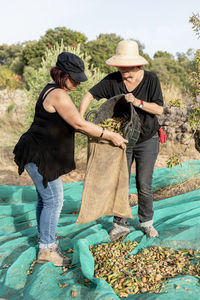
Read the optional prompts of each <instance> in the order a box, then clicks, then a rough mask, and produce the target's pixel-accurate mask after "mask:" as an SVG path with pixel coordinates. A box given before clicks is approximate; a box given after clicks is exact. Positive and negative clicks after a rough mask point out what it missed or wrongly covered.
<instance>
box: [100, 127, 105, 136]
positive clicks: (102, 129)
mask: <svg viewBox="0 0 200 300" xmlns="http://www.w3.org/2000/svg"><path fill="white" fill-rule="evenodd" d="M104 130H105V128H104V127H103V128H102V133H101V135H100V138H101V137H102V136H103V134H104Z"/></svg>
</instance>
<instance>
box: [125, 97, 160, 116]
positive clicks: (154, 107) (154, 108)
mask: <svg viewBox="0 0 200 300" xmlns="http://www.w3.org/2000/svg"><path fill="white" fill-rule="evenodd" d="M125 99H126V101H127V102H131V103H132V104H133V105H134V106H135V107H139V105H140V103H141V100H140V99H137V98H136V97H134V96H133V94H132V93H129V94H126V95H125ZM141 109H142V110H144V111H147V112H149V113H151V114H154V115H162V113H163V107H162V106H160V105H158V104H156V103H153V102H146V101H143V107H142V108H141Z"/></svg>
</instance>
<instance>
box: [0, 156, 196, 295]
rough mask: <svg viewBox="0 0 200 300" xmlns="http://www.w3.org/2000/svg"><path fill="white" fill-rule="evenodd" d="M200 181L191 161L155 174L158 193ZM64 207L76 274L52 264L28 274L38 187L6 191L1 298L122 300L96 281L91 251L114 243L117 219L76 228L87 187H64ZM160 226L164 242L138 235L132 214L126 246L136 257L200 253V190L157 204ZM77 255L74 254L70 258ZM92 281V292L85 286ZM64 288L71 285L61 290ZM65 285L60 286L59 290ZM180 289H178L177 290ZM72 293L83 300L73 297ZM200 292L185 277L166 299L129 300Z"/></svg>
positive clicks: (171, 285) (0, 206)
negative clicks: (152, 251)
mask: <svg viewBox="0 0 200 300" xmlns="http://www.w3.org/2000/svg"><path fill="white" fill-rule="evenodd" d="M199 176H200V161H199V160H196V161H188V162H185V163H183V165H182V166H177V167H174V168H172V169H171V170H170V169H167V168H161V169H156V170H155V171H154V176H153V190H154V191H155V190H158V189H160V188H163V187H165V186H168V185H174V184H177V183H180V182H184V181H186V180H187V179H189V178H191V177H193V178H197V177H199ZM63 186H64V198H65V201H64V207H63V210H62V214H61V217H60V220H59V226H58V230H57V232H58V236H60V237H64V238H63V239H60V240H59V246H60V248H61V250H62V251H67V250H68V249H69V248H74V253H73V264H75V265H76V266H75V268H72V269H68V271H67V272H65V273H64V274H63V269H62V268H59V267H55V266H54V265H53V264H52V263H50V262H49V263H46V264H43V265H39V264H36V265H35V266H34V272H33V273H31V274H29V275H28V274H27V271H28V270H29V268H30V265H31V264H32V262H33V261H34V260H35V259H36V257H37V251H38V249H37V234H36V220H35V205H36V201H35V200H36V192H35V188H34V187H32V186H31V187H18V186H8V185H1V186H0V220H1V223H0V233H1V234H0V298H4V299H9V300H16V299H27V300H31V299H55V300H57V299H83V300H89V299H92V300H93V299H94V300H99V299H101V300H108V299H109V300H112V299H119V297H118V296H117V295H116V294H115V293H114V291H113V289H112V288H111V287H110V286H109V285H108V283H107V282H105V281H104V280H103V279H99V278H94V260H93V257H92V255H91V253H90V251H89V245H95V244H99V243H102V242H110V240H109V237H108V233H109V231H110V230H111V228H112V221H113V217H102V218H100V219H98V220H97V221H94V222H91V223H88V224H84V225H81V224H75V221H76V219H77V214H70V213H71V212H73V211H76V210H78V209H79V208H80V202H81V195H82V190H83V182H76V183H71V184H64V185H63ZM129 192H131V193H133V192H136V188H135V176H134V175H132V176H131V184H130V190H129ZM154 210H155V217H154V223H155V226H156V228H157V229H158V231H159V233H160V238H158V239H157V238H155V239H147V238H146V236H145V235H144V234H143V233H142V231H140V230H137V225H138V217H137V206H135V207H133V208H132V214H133V215H134V219H129V220H128V221H129V222H130V225H131V226H130V229H131V233H130V234H129V235H128V236H127V237H126V239H125V240H124V241H126V240H130V241H133V240H136V241H137V242H139V245H138V247H137V248H135V249H134V251H133V252H132V254H136V253H138V252H139V251H140V250H141V249H143V248H146V247H149V246H152V245H161V246H166V247H172V248H174V249H180V248H187V249H189V248H193V249H198V250H199V249H200V234H199V233H200V189H199V190H195V191H192V192H189V193H186V194H183V195H179V196H176V197H172V198H168V199H165V200H160V201H157V202H154ZM67 255H69V256H70V255H72V254H67ZM85 277H86V278H88V279H90V280H91V281H92V284H91V285H90V286H89V287H88V286H85V285H83V284H82V283H81V281H83V278H85ZM64 283H67V284H68V285H67V286H66V287H64V288H61V287H62V286H63V284H64ZM59 284H60V285H59ZM177 285H178V286H179V289H176V286H177ZM72 291H75V292H76V294H77V296H76V298H75V297H72ZM199 298H200V286H199V282H198V279H197V278H195V277H193V276H179V277H176V278H174V279H171V280H168V282H167V283H166V284H165V287H164V291H163V293H161V294H138V295H130V296H129V297H128V299H141V300H143V299H158V300H162V299H172V300H173V299H174V300H175V299H176V300H177V299H193V300H195V299H199Z"/></svg>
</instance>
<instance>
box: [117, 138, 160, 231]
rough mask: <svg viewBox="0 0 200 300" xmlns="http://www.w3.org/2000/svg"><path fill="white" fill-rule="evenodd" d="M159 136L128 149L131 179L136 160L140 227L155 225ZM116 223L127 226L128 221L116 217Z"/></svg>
mask: <svg viewBox="0 0 200 300" xmlns="http://www.w3.org/2000/svg"><path fill="white" fill-rule="evenodd" d="M159 146H160V144H159V139H158V134H156V135H154V136H153V137H152V138H151V139H149V140H147V141H145V142H142V143H139V144H136V145H135V146H133V147H128V146H127V150H126V156H127V164H128V171H129V178H130V175H131V166H132V163H133V161H134V159H135V163H136V187H137V191H138V217H139V221H140V225H142V226H150V225H152V224H153V196H152V177H153V169H154V165H155V162H156V159H157V156H158V153H159ZM114 222H116V223H118V224H121V225H123V223H124V225H126V220H125V219H122V218H119V217H114Z"/></svg>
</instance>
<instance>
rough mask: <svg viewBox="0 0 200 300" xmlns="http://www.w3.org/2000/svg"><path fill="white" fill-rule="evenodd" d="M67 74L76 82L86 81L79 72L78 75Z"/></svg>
mask: <svg viewBox="0 0 200 300" xmlns="http://www.w3.org/2000/svg"><path fill="white" fill-rule="evenodd" d="M68 74H69V76H70V77H71V78H72V79H73V80H74V81H76V82H84V81H87V80H88V78H87V76H86V75H85V73H84V72H80V73H75V72H68Z"/></svg>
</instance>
